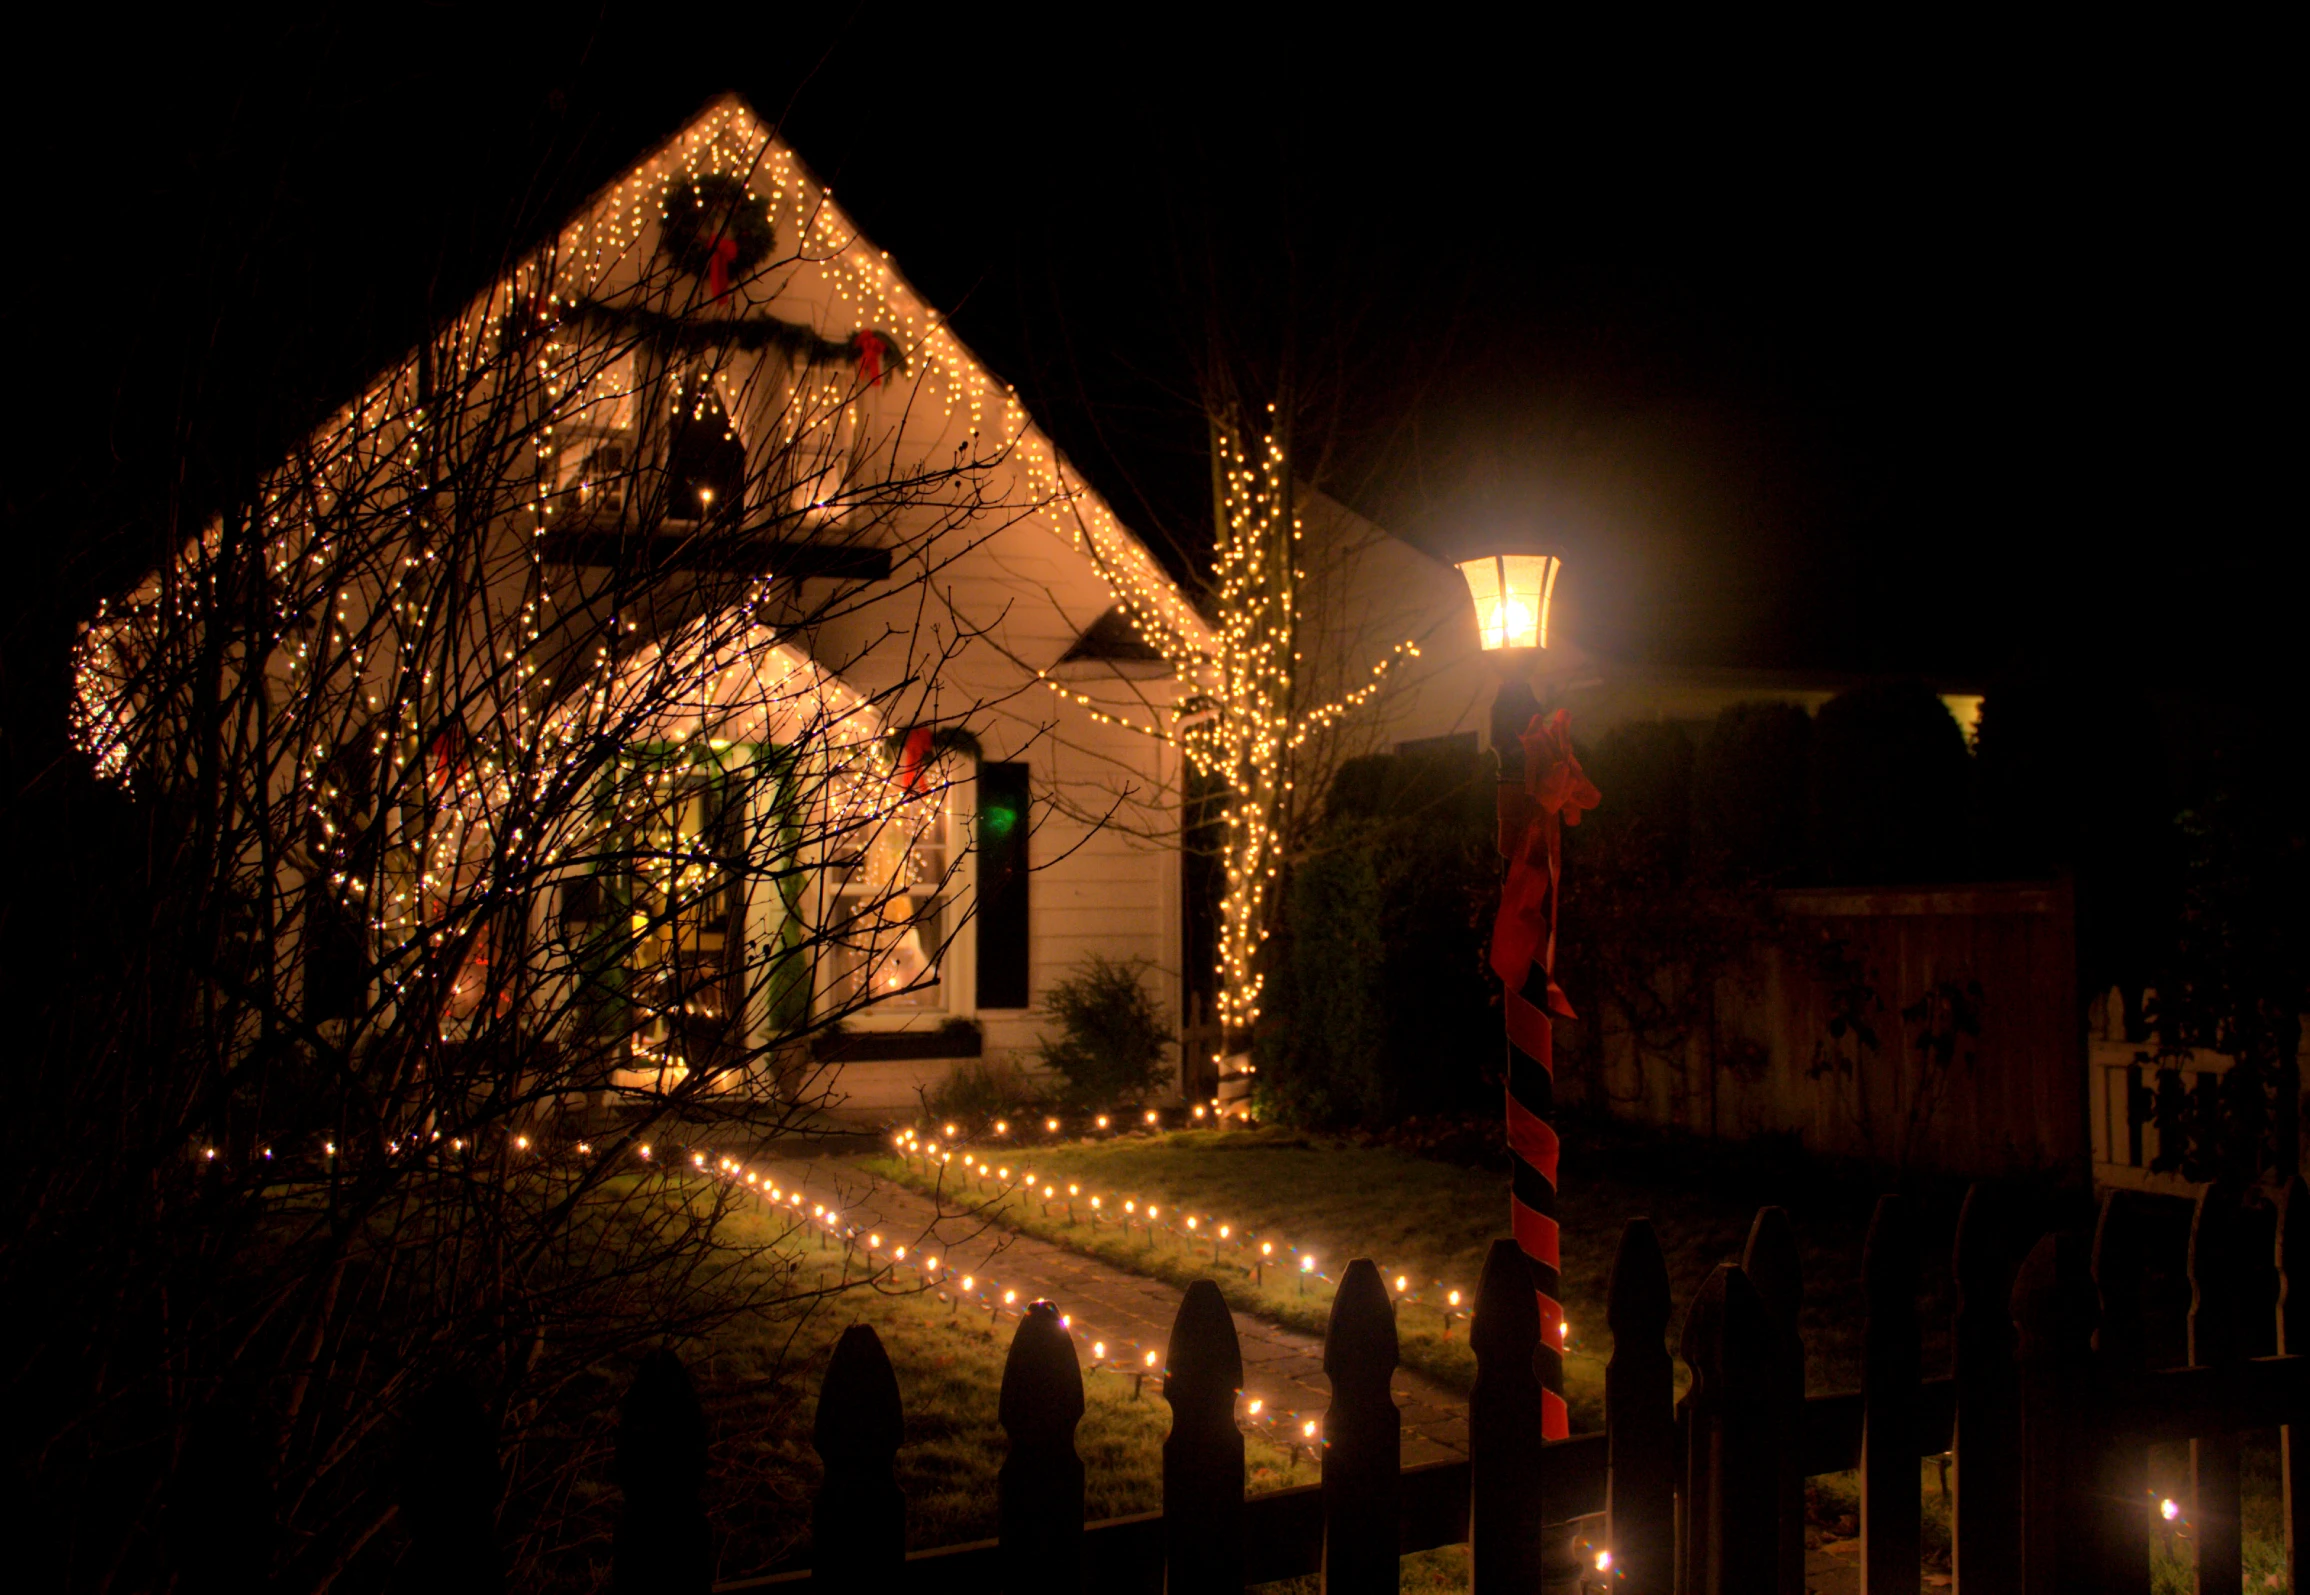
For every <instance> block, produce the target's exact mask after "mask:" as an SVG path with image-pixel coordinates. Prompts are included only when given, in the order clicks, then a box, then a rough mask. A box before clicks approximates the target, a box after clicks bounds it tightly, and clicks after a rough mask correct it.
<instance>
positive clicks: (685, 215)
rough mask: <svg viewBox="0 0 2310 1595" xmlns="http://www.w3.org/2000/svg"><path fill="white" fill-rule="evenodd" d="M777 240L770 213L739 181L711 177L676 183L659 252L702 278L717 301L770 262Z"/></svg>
mask: <svg viewBox="0 0 2310 1595" xmlns="http://www.w3.org/2000/svg"><path fill="white" fill-rule="evenodd" d="M777 241H778V235H777V232H776V230H775V229H773V228H772V227H771V225H770V212H769V210H768V209H767V208H766V207H765V206H764V205H763V204H762V202H761V201H760V200H757V199H755V198H754V197H753V196H751V195H749V194H748V193H747V192H746V185H745V183H744V182H743V181H741V180H740V179H738V178H735V177H728V176H724V175H722V174H720V173H712V172H710V173H707V174H705V175H704V176H700V177H692V178H687V179H683V178H676V179H675V181H674V186H673V188H672V190H671V191H670V192H669V193H668V194H667V195H666V220H665V225H664V226H663V227H662V228H660V229H659V233H658V247H659V248H660V249H661V250H662V251H664V253H665V255H666V258H667V259H669V260H671V261H672V262H673V263H674V269H675V270H676V271H679V272H683V273H685V274H686V275H689V276H692V277H703V278H704V279H705V280H706V289H707V292H708V293H709V294H710V295H711V296H712V297H714V298H716V299H719V298H721V297H722V296H723V295H724V294H726V293H728V292H729V291H730V285H731V284H732V283H734V282H736V281H737V280H738V279H739V278H740V277H742V276H744V275H745V274H746V273H747V272H749V271H752V270H753V269H754V268H755V267H756V266H759V265H761V264H762V262H763V261H765V260H767V259H768V258H769V256H770V250H771V248H772V247H773V246H774V245H775V244H776V243H777Z"/></svg>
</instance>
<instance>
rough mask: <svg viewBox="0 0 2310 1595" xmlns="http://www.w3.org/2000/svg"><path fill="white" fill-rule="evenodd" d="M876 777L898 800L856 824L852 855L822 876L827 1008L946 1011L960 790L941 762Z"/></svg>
mask: <svg viewBox="0 0 2310 1595" xmlns="http://www.w3.org/2000/svg"><path fill="white" fill-rule="evenodd" d="M919 768H920V773H919V774H918V775H917V776H916V777H915V778H914V780H913V781H912V782H911V783H908V782H907V780H906V778H905V776H904V775H903V773H902V774H901V775H897V776H893V777H891V778H889V780H888V781H887V782H881V781H877V782H876V783H875V785H877V786H881V787H886V788H887V789H889V790H891V791H892V792H893V793H894V794H895V795H896V796H897V801H896V802H895V803H893V804H892V805H891V806H890V807H888V808H887V809H886V810H885V811H883V812H881V813H879V814H874V815H871V816H869V817H866V818H862V819H861V820H860V821H859V822H858V823H857V828H856V839H857V841H858V842H859V843H861V844H863V845H861V846H860V847H859V849H858V851H856V852H855V853H850V854H847V855H840V856H837V858H836V859H835V860H834V862H833V867H832V868H831V869H830V870H829V872H828V881H827V885H828V888H829V890H828V897H827V918H826V924H825V931H826V935H827V937H828V940H829V942H830V943H831V946H832V949H833V957H832V978H831V981H830V984H829V989H828V992H827V1003H828V1007H829V1009H830V1011H832V1012H835V1013H844V1012H848V1011H852V1010H855V1009H857V1008H858V1007H860V1005H862V1004H866V1003H871V1004H872V1005H873V1008H872V1010H871V1011H873V1012H876V1013H894V1014H915V1013H944V1012H947V1011H948V1010H949V1009H950V1008H953V1007H956V1006H958V1004H957V1003H956V1002H955V1001H954V993H953V992H952V989H951V986H952V983H951V982H950V981H949V980H948V979H947V978H946V976H947V970H946V968H945V965H946V963H947V960H948V954H949V951H950V943H951V942H952V940H953V938H954V932H955V928H956V925H957V923H958V922H959V920H960V918H961V905H960V903H959V902H958V900H957V887H958V885H959V872H958V865H959V861H960V858H961V855H962V853H963V852H964V851H965V849H964V846H963V841H962V837H961V835H960V830H961V827H960V825H959V824H958V822H957V817H956V806H957V801H958V794H959V793H960V792H962V791H963V790H965V788H964V787H962V786H960V785H958V783H956V782H955V781H954V780H953V779H952V778H951V776H950V775H949V773H948V772H947V770H946V769H945V767H944V765H943V764H938V763H932V764H928V765H924V766H921V767H919Z"/></svg>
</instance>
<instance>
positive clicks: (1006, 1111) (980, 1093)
mask: <svg viewBox="0 0 2310 1595" xmlns="http://www.w3.org/2000/svg"><path fill="white" fill-rule="evenodd" d="M1043 1096H1044V1093H1043V1092H1042V1091H1041V1090H1040V1089H1039V1088H1038V1087H1037V1086H1036V1084H1035V1082H1034V1081H1032V1080H1030V1079H1028V1078H1027V1076H1026V1073H1025V1071H1024V1070H1022V1069H1020V1068H1019V1066H1018V1065H1017V1064H1014V1063H1007V1062H1001V1063H998V1062H989V1061H987V1060H985V1059H982V1058H968V1059H965V1060H964V1061H962V1062H961V1063H958V1064H956V1065H955V1066H954V1068H953V1069H952V1070H951V1071H950V1072H949V1073H948V1075H947V1077H946V1078H945V1079H944V1080H941V1081H940V1082H939V1083H938V1084H937V1085H936V1086H935V1087H933V1088H932V1089H931V1090H929V1091H927V1092H924V1093H923V1094H922V1111H923V1117H924V1118H926V1119H957V1120H960V1121H961V1122H963V1123H965V1124H968V1125H971V1126H973V1127H974V1128H975V1127H978V1126H983V1125H985V1124H986V1123H987V1122H988V1121H990V1120H993V1119H999V1118H1003V1117H1006V1116H1009V1115H1016V1114H1025V1113H1030V1112H1032V1111H1033V1110H1034V1109H1036V1108H1038V1107H1040V1106H1041V1105H1042V1102H1043Z"/></svg>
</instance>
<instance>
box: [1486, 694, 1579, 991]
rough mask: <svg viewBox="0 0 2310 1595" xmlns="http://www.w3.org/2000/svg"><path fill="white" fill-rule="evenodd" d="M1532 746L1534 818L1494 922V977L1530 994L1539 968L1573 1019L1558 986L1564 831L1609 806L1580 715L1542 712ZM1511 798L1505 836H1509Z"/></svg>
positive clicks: (1527, 782) (1525, 738)
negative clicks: (1581, 753)
mask: <svg viewBox="0 0 2310 1595" xmlns="http://www.w3.org/2000/svg"><path fill="white" fill-rule="evenodd" d="M1517 740H1518V741H1520V742H1522V743H1523V744H1524V798H1525V801H1526V802H1527V803H1528V804H1529V805H1530V817H1529V818H1528V819H1527V820H1526V821H1525V824H1524V830H1523V834H1522V835H1521V836H1520V837H1519V838H1518V839H1517V842H1516V850H1515V852H1514V853H1512V854H1511V855H1509V859H1508V881H1507V884H1506V885H1505V886H1503V887H1501V889H1500V914H1499V917H1498V918H1497V919H1495V920H1494V921H1493V922H1492V972H1493V973H1494V974H1496V975H1498V976H1499V977H1500V978H1501V979H1502V980H1503V981H1505V982H1506V983H1507V986H1508V990H1509V992H1510V993H1511V994H1514V993H1515V992H1517V991H1519V990H1521V989H1522V987H1523V985H1524V981H1525V978H1526V977H1527V976H1528V975H1529V974H1530V973H1531V971H1532V966H1533V965H1534V964H1535V963H1537V964H1538V965H1539V966H1540V970H1541V972H1542V973H1543V974H1545V975H1547V976H1548V977H1549V979H1548V1011H1549V1012H1550V1013H1552V1014H1554V1015H1555V1016H1556V1017H1558V1018H1560V1019H1569V1018H1571V1017H1572V1005H1571V1004H1570V1003H1569V1002H1567V1001H1565V999H1564V993H1563V992H1562V991H1560V990H1558V989H1557V986H1556V980H1555V971H1556V899H1557V895H1558V891H1559V888H1560V887H1561V885H1562V882H1563V875H1564V850H1563V843H1564V830H1563V828H1564V827H1565V826H1567V825H1578V824H1579V823H1580V816H1581V815H1582V814H1584V813H1585V812H1587V811H1588V810H1589V809H1592V808H1594V807H1596V805H1597V804H1598V803H1600V802H1602V801H1603V798H1604V794H1602V793H1601V792H1599V791H1597V790H1596V784H1595V783H1594V782H1592V781H1590V780H1589V779H1588V776H1587V773H1586V772H1585V771H1583V770H1582V769H1581V768H1580V761H1579V760H1578V759H1577V758H1575V757H1573V753H1572V717H1571V716H1570V715H1568V714H1566V713H1565V712H1564V711H1563V710H1562V709H1559V710H1557V711H1556V712H1555V713H1554V714H1552V715H1550V716H1548V717H1547V718H1546V719H1545V720H1543V719H1542V718H1541V717H1540V716H1539V715H1534V716H1533V717H1532V723H1531V724H1530V725H1528V726H1526V727H1525V728H1524V732H1523V734H1522V735H1521V736H1520V737H1519V738H1518V739H1517ZM1506 796H1507V795H1506V794H1505V793H1503V794H1502V797H1503V802H1502V809H1503V813H1502V815H1501V818H1502V821H1503V824H1502V826H1501V834H1502V835H1503V836H1505V835H1506V834H1507V832H1508V829H1509V827H1508V824H1507V823H1506V821H1507V820H1508V815H1507V813H1506V808H1507V803H1506Z"/></svg>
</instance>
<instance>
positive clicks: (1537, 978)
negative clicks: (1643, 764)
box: [1492, 681, 1597, 1440]
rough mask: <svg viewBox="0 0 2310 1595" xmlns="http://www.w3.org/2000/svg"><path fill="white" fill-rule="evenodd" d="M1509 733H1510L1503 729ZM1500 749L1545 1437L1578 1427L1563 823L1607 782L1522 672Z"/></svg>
mask: <svg viewBox="0 0 2310 1595" xmlns="http://www.w3.org/2000/svg"><path fill="white" fill-rule="evenodd" d="M1503 733H1506V734H1505V735H1503ZM1493 745H1494V747H1496V748H1497V749H1498V750H1499V752H1500V852H1501V854H1502V856H1503V858H1504V859H1505V861H1506V864H1507V872H1506V878H1505V880H1504V881H1503V882H1502V885H1501V888H1500V915H1499V919H1498V920H1497V922H1496V923H1495V924H1494V926H1493V932H1492V968H1493V971H1494V972H1495V973H1496V974H1498V975H1499V977H1500V980H1501V986H1502V992H1501V995H1502V998H1503V1005H1504V1007H1505V1009H1506V1013H1507V1029H1508V1088H1507V1098H1508V1101H1507V1110H1508V1153H1509V1165H1510V1186H1509V1199H1508V1208H1509V1218H1510V1221H1511V1224H1512V1226H1513V1231H1512V1232H1513V1233H1514V1235H1515V1237H1516V1245H1517V1248H1518V1249H1519V1250H1521V1251H1522V1252H1523V1254H1524V1258H1525V1261H1526V1262H1527V1263H1528V1264H1529V1265H1530V1266H1531V1270H1532V1288H1533V1290H1534V1291H1535V1292H1536V1293H1537V1294H1538V1296H1539V1298H1540V1350H1539V1353H1538V1358H1537V1361H1538V1369H1537V1371H1538V1373H1539V1375H1540V1387H1541V1437H1542V1438H1543V1439H1548V1440H1561V1439H1563V1438H1564V1437H1565V1436H1566V1435H1567V1434H1569V1433H1570V1432H1571V1422H1570V1414H1569V1413H1568V1412H1567V1410H1566V1408H1565V1405H1564V1306H1563V1299H1562V1272H1561V1270H1562V1261H1561V1256H1560V1253H1559V1250H1558V1245H1557V1240H1558V1235H1557V1225H1556V1157H1557V1140H1556V1131H1555V1129H1554V1128H1553V1127H1552V1126H1551V1125H1550V1123H1549V1120H1550V1119H1551V1118H1552V1117H1553V1116H1554V1114H1555V1107H1556V1067H1555V1054H1554V1049H1553V1047H1552V1044H1551V1036H1552V1024H1553V1021H1554V1020H1555V1019H1559V1018H1562V1019H1569V1018H1571V1017H1572V1007H1571V1004H1569V1003H1567V1002H1566V1001H1565V1000H1564V994H1563V992H1562V991H1560V990H1558V989H1557V986H1556V981H1555V978H1554V970H1555V967H1556V899H1557V894H1558V891H1559V888H1560V887H1561V885H1562V882H1563V849H1562V838H1563V827H1564V826H1566V825H1577V824H1579V823H1580V814H1581V811H1582V810H1583V809H1589V808H1594V807H1595V806H1596V802H1597V791H1596V788H1595V787H1594V786H1592V785H1591V784H1590V783H1589V781H1588V778H1587V776H1585V775H1584V774H1582V773H1581V770H1580V765H1579V763H1578V762H1577V761H1576V760H1575V759H1574V758H1573V757H1572V731H1571V724H1570V721H1569V720H1568V718H1567V717H1566V716H1565V714H1564V712H1563V711H1562V710H1558V711H1557V712H1556V713H1555V714H1554V715H1552V716H1550V717H1548V718H1547V719H1545V720H1543V719H1542V717H1541V715H1540V713H1539V705H1538V704H1537V703H1536V702H1534V701H1533V698H1532V694H1531V689H1530V688H1529V687H1527V686H1525V685H1524V684H1523V683H1522V682H1518V681H1511V682H1509V683H1508V684H1506V685H1505V686H1503V687H1502V688H1501V690H1500V697H1499V701H1498V703H1497V704H1496V705H1495V707H1494V710H1493Z"/></svg>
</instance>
